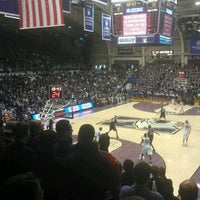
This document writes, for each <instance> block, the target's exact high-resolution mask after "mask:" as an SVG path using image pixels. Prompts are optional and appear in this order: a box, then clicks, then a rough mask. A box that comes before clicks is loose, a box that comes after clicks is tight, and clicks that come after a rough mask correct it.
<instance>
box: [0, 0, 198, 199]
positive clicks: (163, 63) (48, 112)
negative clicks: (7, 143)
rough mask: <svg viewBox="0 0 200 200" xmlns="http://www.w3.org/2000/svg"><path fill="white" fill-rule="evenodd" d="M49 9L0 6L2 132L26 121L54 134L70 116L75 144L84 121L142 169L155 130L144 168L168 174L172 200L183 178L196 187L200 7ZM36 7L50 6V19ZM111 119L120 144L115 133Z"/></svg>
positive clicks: (123, 1) (170, 0) (147, 4)
mask: <svg viewBox="0 0 200 200" xmlns="http://www.w3.org/2000/svg"><path fill="white" fill-rule="evenodd" d="M54 1H55V2H54ZM30 2H31V3H30ZM42 2H43V3H44V2H45V3H44V5H43V3H42ZM47 2H49V1H42V0H32V1H27V0H0V83H1V86H0V111H1V113H0V114H1V118H2V127H3V126H4V127H5V126H6V123H10V122H15V123H16V122H17V121H29V120H30V121H40V122H41V123H42V125H43V128H44V129H48V126H49V120H51V119H53V129H54V130H55V129H56V123H57V122H58V121H59V120H61V119H65V120H69V121H70V124H71V126H72V129H73V133H72V138H73V144H76V143H77V141H78V132H79V129H80V127H81V126H82V125H83V124H91V125H92V126H93V127H94V128H95V131H97V130H98V129H99V128H100V127H102V129H103V132H104V133H106V132H109V136H110V145H109V152H110V153H111V154H112V155H113V156H114V157H115V158H116V159H117V160H118V161H119V162H120V163H121V164H123V162H124V161H125V160H126V159H130V160H132V161H133V162H134V164H135V165H136V164H137V163H139V162H140V161H141V160H140V159H139V157H140V153H141V149H142V145H141V139H142V137H143V136H144V134H145V133H146V132H147V130H148V127H149V125H151V127H153V129H154V130H155V132H157V133H158V134H154V140H153V146H154V148H155V151H154V152H153V155H152V157H151V160H150V159H149V157H148V156H145V157H144V161H145V162H147V163H149V164H150V165H156V166H159V167H160V166H162V167H165V168H166V177H168V178H170V179H171V180H172V182H173V190H174V195H175V196H178V191H179V186H180V183H181V182H182V181H184V180H186V179H188V180H193V181H194V182H195V183H196V184H197V186H198V188H199V187H200V162H199V157H198V156H199V141H200V123H199V122H200V81H199V80H200V78H199V77H200V65H199V62H200V2H198V1H197V0H190V1H189V0H138V1H136V0H134V1H128V0H94V1H93V0H71V1H70V0H52V2H54V3H52V5H51V3H47ZM50 2H51V1H50ZM40 4H41V5H43V6H42V8H44V7H45V6H46V5H47V4H48V6H46V7H45V9H46V10H45V14H44V13H43V11H42V9H39V6H40ZM36 5H37V6H38V5H39V6H38V11H36V10H37V6H36ZM40 12H41V13H42V14H41V15H40V14H38V13H40ZM51 12H54V14H53V15H51ZM55 13H56V14H55ZM37 14H38V16H37ZM48 17H49V18H48ZM162 107H163V108H164V109H165V114H166V116H165V119H163V118H160V109H161V108H162ZM114 116H116V117H117V121H116V129H117V131H118V136H119V138H116V133H115V131H110V130H109V125H110V122H111V120H112V118H113V117H114ZM185 121H188V122H189V123H190V126H191V131H190V135H189V138H188V142H187V145H183V127H184V123H185ZM2 130H3V128H2ZM1 135H2V136H1V137H0V139H1V140H2V141H3V139H2V138H3V131H1ZM1 140H0V143H1V146H2V148H1V149H3V145H2V144H3V142H1ZM2 152H3V151H2ZM1 155H3V153H2V154H1V153H0V156H1ZM2 163H3V157H2V159H0V165H1V164H2ZM1 184H2V182H1ZM197 199H200V193H199V196H198V198H197Z"/></svg>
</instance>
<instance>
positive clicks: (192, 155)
mask: <svg viewBox="0 0 200 200" xmlns="http://www.w3.org/2000/svg"><path fill="white" fill-rule="evenodd" d="M137 104H138V102H129V103H126V104H122V105H118V106H116V107H112V108H107V109H104V110H101V111H98V112H92V113H90V112H85V114H83V115H82V116H79V117H75V118H74V119H71V120H70V121H71V123H72V128H73V134H74V135H76V134H77V133H78V130H79V127H80V126H81V125H82V124H85V123H90V124H92V125H93V126H94V127H95V129H96V130H98V128H99V127H100V126H101V127H102V128H103V130H104V131H105V132H106V131H108V129H109V125H108V124H106V123H101V122H104V121H106V120H110V119H111V118H112V117H113V116H114V115H117V116H123V117H126V118H127V119H132V118H142V119H156V118H158V115H157V114H156V112H158V111H159V109H160V105H159V104H157V105H158V106H157V109H155V110H153V109H152V104H148V103H147V104H144V105H145V106H142V107H141V106H139V107H137ZM164 107H165V108H166V111H167V113H168V114H167V121H168V120H169V121H171V120H172V121H179V122H184V121H185V120H189V122H190V124H191V127H192V131H191V134H190V137H189V141H188V145H187V146H183V145H182V129H180V130H177V132H175V133H173V134H167V133H160V135H157V134H155V136H154V141H153V144H154V147H155V149H156V153H157V154H159V155H160V156H161V157H162V159H163V160H164V162H165V165H166V175H167V177H168V178H171V179H172V180H173V186H174V194H175V195H177V193H178V187H179V184H180V182H182V181H183V180H185V179H190V178H191V177H192V175H193V174H194V173H195V171H196V170H197V169H198V167H199V166H200V159H199V149H200V147H199V144H200V113H199V109H200V108H199V107H195V108H196V111H195V112H188V111H189V110H192V109H193V107H191V106H185V107H184V110H185V113H183V114H179V110H178V109H179V108H178V107H177V106H174V105H170V104H169V105H168V104H166V105H165V106H164ZM147 108H148V109H147ZM117 129H118V132H119V137H120V139H122V140H128V141H130V142H134V143H137V144H139V143H140V141H141V137H142V136H143V134H144V133H145V130H144V129H143V130H141V129H133V128H129V127H126V126H117ZM110 137H111V145H110V152H111V153H112V151H114V150H116V149H118V148H119V147H121V146H122V143H121V141H120V140H116V139H115V133H114V132H110ZM124 151H126V150H124ZM138 156H139V155H138ZM199 179H200V177H199ZM199 182H200V180H199Z"/></svg>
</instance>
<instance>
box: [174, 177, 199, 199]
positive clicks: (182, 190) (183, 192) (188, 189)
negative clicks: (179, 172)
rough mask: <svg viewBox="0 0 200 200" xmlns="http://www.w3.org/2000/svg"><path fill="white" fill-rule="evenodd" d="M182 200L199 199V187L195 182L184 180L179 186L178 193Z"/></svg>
mask: <svg viewBox="0 0 200 200" xmlns="http://www.w3.org/2000/svg"><path fill="white" fill-rule="evenodd" d="M178 193H179V195H180V197H181V200H197V199H198V187H197V184H196V182H194V181H193V180H184V181H183V182H182V183H180V185H179V191H178Z"/></svg>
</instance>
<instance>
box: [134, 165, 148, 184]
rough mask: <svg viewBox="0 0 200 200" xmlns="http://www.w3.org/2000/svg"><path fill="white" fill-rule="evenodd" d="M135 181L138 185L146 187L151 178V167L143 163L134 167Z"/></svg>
mask: <svg viewBox="0 0 200 200" xmlns="http://www.w3.org/2000/svg"><path fill="white" fill-rule="evenodd" d="M133 170H134V174H135V181H136V184H138V185H145V184H146V183H147V181H148V180H149V178H150V165H149V164H148V163H147V162H144V161H141V162H139V163H137V164H136V165H135V167H134V169H133Z"/></svg>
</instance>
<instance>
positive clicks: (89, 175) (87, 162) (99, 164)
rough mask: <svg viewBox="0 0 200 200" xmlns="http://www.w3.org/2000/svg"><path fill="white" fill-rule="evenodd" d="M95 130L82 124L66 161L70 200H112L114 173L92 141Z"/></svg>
mask: <svg viewBox="0 0 200 200" xmlns="http://www.w3.org/2000/svg"><path fill="white" fill-rule="evenodd" d="M94 135H95V129H94V127H93V126H92V125H90V124H83V125H82V126H81V127H80V129H79V132H78V143H77V144H76V145H75V149H74V151H73V152H72V153H71V154H70V155H69V156H68V157H67V159H66V161H67V164H68V166H69V168H70V171H73V172H74V177H72V178H73V179H74V180H76V182H75V183H74V187H73V188H74V190H72V191H71V195H72V196H71V198H72V199H95V200H102V199H105V198H106V199H114V197H115V195H114V194H113V190H114V188H115V186H116V183H113V179H114V176H115V172H114V171H113V167H112V166H111V164H110V163H109V162H108V161H107V159H106V158H105V157H104V156H102V155H100V154H99V151H98V145H97V143H96V142H95V141H93V139H94Z"/></svg>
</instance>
